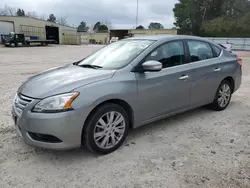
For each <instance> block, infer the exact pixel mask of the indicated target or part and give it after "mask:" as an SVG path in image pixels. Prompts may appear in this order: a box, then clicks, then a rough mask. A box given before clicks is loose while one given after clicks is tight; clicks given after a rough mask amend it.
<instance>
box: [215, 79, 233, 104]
mask: <svg viewBox="0 0 250 188" xmlns="http://www.w3.org/2000/svg"><path fill="white" fill-rule="evenodd" d="M230 96H231V89H230V86H229V85H228V84H223V85H222V86H221V88H220V90H219V95H218V103H219V105H220V107H222V108H223V107H225V106H226V105H227V104H228V102H229V100H230Z"/></svg>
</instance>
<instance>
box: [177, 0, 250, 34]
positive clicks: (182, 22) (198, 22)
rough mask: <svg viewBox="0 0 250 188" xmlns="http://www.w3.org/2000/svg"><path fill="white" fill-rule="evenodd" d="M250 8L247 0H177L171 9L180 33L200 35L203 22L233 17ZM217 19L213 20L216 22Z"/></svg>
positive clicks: (244, 12) (243, 13)
mask: <svg viewBox="0 0 250 188" xmlns="http://www.w3.org/2000/svg"><path fill="white" fill-rule="evenodd" d="M249 10H250V3H249V1H248V0H237V1H236V0H179V2H178V3H176V4H175V7H174V9H173V11H174V16H175V20H176V22H175V23H174V24H175V26H177V27H178V28H179V31H180V32H179V33H181V34H193V35H201V34H202V33H201V32H202V31H201V29H203V31H204V27H202V25H203V23H207V22H209V21H211V20H214V19H217V18H220V17H223V18H224V19H233V18H239V17H242V16H244V15H245V14H246V13H247V12H248V11H249ZM217 22H218V20H216V21H215V23H217Z"/></svg>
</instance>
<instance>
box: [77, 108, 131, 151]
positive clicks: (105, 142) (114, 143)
mask: <svg viewBox="0 0 250 188" xmlns="http://www.w3.org/2000/svg"><path fill="white" fill-rule="evenodd" d="M112 117H113V118H112ZM108 118H109V119H108ZM112 119H113V121H110V122H113V123H112V124H110V125H109V123H108V120H112ZM117 120H119V121H117ZM120 121H121V122H120ZM114 122H116V123H114ZM119 122H120V123H119ZM117 123H119V124H117ZM116 124H117V125H116ZM128 129H129V117H128V114H127V112H126V110H125V109H124V108H122V107H121V106H119V105H117V104H113V103H108V104H104V105H102V106H100V107H98V108H97V109H96V110H95V111H94V113H93V114H92V115H91V116H90V118H89V119H88V120H87V122H86V124H85V125H84V129H83V134H82V135H83V138H82V141H83V144H84V145H85V146H86V147H87V148H88V149H89V150H90V151H92V152H94V153H98V154H108V153H111V152H113V151H115V150H116V149H117V148H119V147H120V146H121V144H122V143H123V141H124V140H125V138H126V136H127V134H128ZM116 131H118V132H119V133H118V132H116Z"/></svg>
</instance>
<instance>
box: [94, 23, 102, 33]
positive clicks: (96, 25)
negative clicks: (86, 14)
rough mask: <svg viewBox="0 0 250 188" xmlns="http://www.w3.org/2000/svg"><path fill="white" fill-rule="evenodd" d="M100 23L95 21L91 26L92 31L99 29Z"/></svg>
mask: <svg viewBox="0 0 250 188" xmlns="http://www.w3.org/2000/svg"><path fill="white" fill-rule="evenodd" d="M100 25H101V22H96V24H95V25H94V27H93V31H95V32H97V31H98V30H99V27H100Z"/></svg>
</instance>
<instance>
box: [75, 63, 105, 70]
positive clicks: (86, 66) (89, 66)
mask: <svg viewBox="0 0 250 188" xmlns="http://www.w3.org/2000/svg"><path fill="white" fill-rule="evenodd" d="M77 66H80V67H84V68H92V69H101V68H102V67H101V66H98V65H91V64H82V65H79V64H78V65H77Z"/></svg>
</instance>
